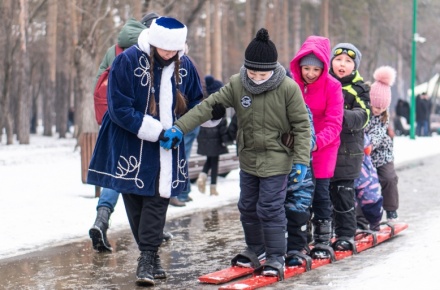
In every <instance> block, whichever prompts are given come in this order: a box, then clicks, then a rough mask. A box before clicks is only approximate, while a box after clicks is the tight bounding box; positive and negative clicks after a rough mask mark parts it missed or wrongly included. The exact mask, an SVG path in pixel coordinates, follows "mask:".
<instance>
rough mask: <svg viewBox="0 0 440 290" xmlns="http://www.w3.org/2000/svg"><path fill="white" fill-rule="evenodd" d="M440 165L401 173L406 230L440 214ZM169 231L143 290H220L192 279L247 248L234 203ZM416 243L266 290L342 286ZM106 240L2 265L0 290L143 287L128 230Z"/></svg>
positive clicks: (171, 224)
mask: <svg viewBox="0 0 440 290" xmlns="http://www.w3.org/2000/svg"><path fill="white" fill-rule="evenodd" d="M439 165H440V155H439V156H435V157H431V158H427V159H424V160H421V161H417V162H413V163H409V164H407V166H403V167H401V168H399V170H398V175H399V178H400V179H399V180H400V181H399V189H400V197H401V198H400V203H401V208H400V209H399V215H400V216H401V217H405V221H406V222H408V223H409V224H410V229H413V228H416V227H420V228H423V227H425V228H426V225H425V226H424V221H425V220H426V219H427V218H430V217H432V216H438V213H439V212H440V204H439V195H438V188H439V186H440V180H439V178H438V177H439V175H438V172H439V171H438V167H439ZM417 189H418V190H417ZM421 189H423V190H421ZM415 191H416V194H414V192H415ZM436 224H437V223H436ZM437 225H438V224H437ZM166 230H168V231H171V232H172V233H173V235H174V239H173V240H172V241H169V242H167V243H164V244H163V245H162V246H161V248H160V255H161V259H162V265H163V267H164V268H165V269H166V270H167V272H168V274H169V278H168V279H166V280H156V281H157V283H156V286H154V287H149V288H148V289H218V286H215V285H207V284H200V283H199V282H198V281H197V277H198V276H200V275H203V274H206V273H209V272H212V271H215V270H219V269H221V268H223V267H225V266H227V265H228V264H229V261H230V259H231V257H233V256H234V255H235V254H236V253H237V252H238V251H240V250H241V249H242V248H243V247H244V241H243V234H242V229H241V226H240V223H239V215H238V211H237V209H236V206H235V205H230V206H226V207H223V208H220V209H217V210H210V211H206V212H198V213H194V214H192V215H188V216H185V217H181V218H177V219H174V220H170V221H168V222H167V225H166ZM407 231H408V232H410V231H409V230H407ZM415 238H416V237H415V235H409V234H406V233H405V232H404V233H402V234H401V235H399V236H396V237H395V238H394V239H392V240H391V241H389V242H385V243H384V244H382V245H380V246H378V247H376V248H374V249H370V250H368V251H366V252H362V253H361V254H359V255H357V256H356V257H350V258H347V259H344V260H343V261H339V262H337V263H335V264H332V265H327V266H324V267H321V268H319V269H316V270H313V271H311V272H309V273H305V274H302V275H300V276H298V277H294V278H291V279H288V280H286V281H283V282H281V283H277V284H274V286H271V287H266V288H265V289H344V288H343V285H344V281H345V280H346V279H349V278H353V277H356V275H357V274H358V273H360V271H362V270H363V269H365V268H368V267H374V265H375V263H377V257H378V256H380V257H382V258H386V257H387V256H389V255H391V254H392V252H393V251H394V250H395V249H396V246H398V247H400V248H403V249H404V248H405V247H408V249H410V248H411V247H412V246H413V245H414V243H417V242H418V241H417V240H414V239H415ZM109 240H110V242H111V243H112V245H113V248H114V251H113V253H111V254H102V253H96V252H94V251H93V249H92V246H91V242H90V240H89V239H88V238H85V239H84V241H81V242H77V243H72V244H68V245H65V246H59V247H54V248H49V249H46V250H44V251H39V252H35V253H32V254H27V255H23V256H18V257H13V258H9V259H4V260H0V289H14V290H15V289H57V290H58V289H145V288H144V287H138V286H136V285H135V271H136V267H137V257H138V255H139V252H138V250H137V247H136V245H135V243H134V239H133V238H132V236H131V232H130V231H129V230H125V231H119V232H113V231H111V230H110V232H109ZM408 266H409V267H411V264H409V265H408ZM378 279H380V278H378ZM359 283H362V282H361V281H360V282H359Z"/></svg>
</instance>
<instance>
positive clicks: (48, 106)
mask: <svg viewBox="0 0 440 290" xmlns="http://www.w3.org/2000/svg"><path fill="white" fill-rule="evenodd" d="M57 3H58V2H57V0H49V1H48V5H49V6H48V13H47V51H48V53H47V66H48V68H49V77H48V79H47V87H46V90H45V97H44V101H43V104H44V105H43V126H44V131H43V135H44V136H52V126H53V125H54V116H55V114H56V112H55V110H54V109H55V107H54V104H55V92H56V65H57V14H58V11H57V10H58V4H57Z"/></svg>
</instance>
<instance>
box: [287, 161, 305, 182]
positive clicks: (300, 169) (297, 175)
mask: <svg viewBox="0 0 440 290" xmlns="http://www.w3.org/2000/svg"><path fill="white" fill-rule="evenodd" d="M292 169H293V170H292V173H291V174H290V178H293V181H294V182H301V181H303V179H304V177H306V173H307V166H306V165H304V164H293V166H292Z"/></svg>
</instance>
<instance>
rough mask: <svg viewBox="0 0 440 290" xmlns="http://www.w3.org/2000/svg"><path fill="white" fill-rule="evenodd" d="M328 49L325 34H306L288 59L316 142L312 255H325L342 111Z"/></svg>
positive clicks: (323, 256) (313, 150) (339, 88)
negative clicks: (310, 120) (304, 38)
mask: <svg viewBox="0 0 440 290" xmlns="http://www.w3.org/2000/svg"><path fill="white" fill-rule="evenodd" d="M330 53H331V47H330V41H329V39H328V38H325V37H321V36H309V37H308V38H307V39H306V41H305V42H304V43H303V44H302V46H301V48H300V49H299V51H298V53H297V54H296V55H295V57H294V58H293V59H292V61H291V62H290V71H291V73H292V76H293V79H294V80H295V81H296V82H297V83H298V85H299V87H300V88H301V91H302V94H303V97H304V100H305V103H306V104H307V106H308V107H309V108H310V110H311V112H312V115H313V123H314V126H315V134H316V145H315V146H314V148H313V149H312V158H313V160H312V169H313V173H314V177H315V179H316V181H315V190H314V194H313V200H312V211H313V218H312V222H313V228H314V230H313V235H314V244H315V246H314V250H313V251H312V253H311V254H312V257H314V258H326V257H328V247H329V246H330V238H331V232H332V226H331V224H332V213H333V206H332V202H331V199H330V193H329V184H330V178H331V177H333V172H334V170H335V166H336V159H337V153H338V148H339V144H340V136H339V135H340V132H341V130H342V117H343V114H344V98H343V95H342V88H341V83H340V82H339V81H337V80H336V79H335V78H333V77H332V76H331V75H330V74H329V73H328V72H329V69H330V63H329V62H330V60H329V55H330ZM305 230H306V229H304V231H305ZM297 250H301V251H302V252H303V253H308V252H309V249H308V247H307V243H306V244H304V247H303V249H297ZM298 262H301V261H298ZM294 264H295V261H292V265H294Z"/></svg>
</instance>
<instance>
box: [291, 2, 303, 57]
mask: <svg viewBox="0 0 440 290" xmlns="http://www.w3.org/2000/svg"><path fill="white" fill-rule="evenodd" d="M292 10H293V16H292V19H293V53H294V54H296V53H297V51H298V50H299V48H300V46H301V0H293V5H292Z"/></svg>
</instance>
